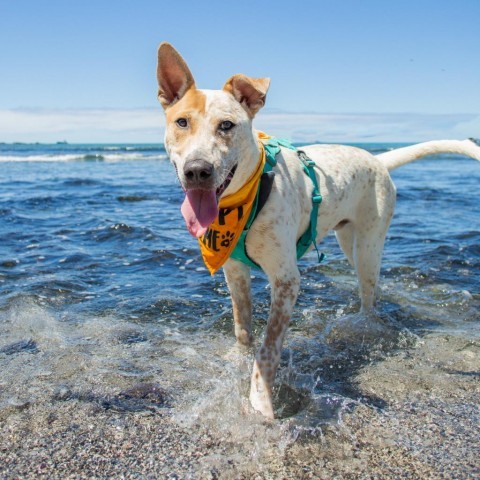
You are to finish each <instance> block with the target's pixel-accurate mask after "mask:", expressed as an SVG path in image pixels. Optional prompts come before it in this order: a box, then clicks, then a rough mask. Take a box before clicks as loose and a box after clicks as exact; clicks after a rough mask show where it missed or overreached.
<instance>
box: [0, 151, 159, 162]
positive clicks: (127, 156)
mask: <svg viewBox="0 0 480 480" xmlns="http://www.w3.org/2000/svg"><path fill="white" fill-rule="evenodd" d="M166 158H167V156H166V155H148V156H147V155H144V154H141V153H108V154H105V153H102V154H95V153H92V154H77V153H69V154H61V155H52V154H43V155H25V156H21V155H0V162H75V161H105V162H125V161H135V160H165V159H166Z"/></svg>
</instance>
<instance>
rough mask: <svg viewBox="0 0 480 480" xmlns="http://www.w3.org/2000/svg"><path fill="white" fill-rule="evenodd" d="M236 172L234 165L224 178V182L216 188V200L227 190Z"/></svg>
mask: <svg viewBox="0 0 480 480" xmlns="http://www.w3.org/2000/svg"><path fill="white" fill-rule="evenodd" d="M236 171H237V165H234V167H233V168H232V169H231V170H230V171H229V172H228V175H227V177H226V178H225V181H224V182H223V183H222V184H221V185H220V186H219V187H218V188H217V191H216V195H217V199H219V198H220V197H221V196H222V194H223V192H224V191H225V190H226V189H227V188H228V186H229V185H230V183H231V181H232V179H233V176H234V175H235V172H236Z"/></svg>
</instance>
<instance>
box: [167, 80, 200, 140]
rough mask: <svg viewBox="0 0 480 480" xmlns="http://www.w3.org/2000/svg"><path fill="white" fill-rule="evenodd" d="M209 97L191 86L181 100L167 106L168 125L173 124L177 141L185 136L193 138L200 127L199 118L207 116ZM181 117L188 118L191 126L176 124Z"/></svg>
mask: <svg viewBox="0 0 480 480" xmlns="http://www.w3.org/2000/svg"><path fill="white" fill-rule="evenodd" d="M206 104H207V97H206V96H205V94H204V93H203V92H201V91H200V90H197V89H196V88H195V87H192V88H190V89H189V90H188V91H187V93H185V95H184V96H183V97H182V99H181V100H179V101H178V102H176V103H174V104H173V105H172V106H171V107H169V108H167V110H166V111H165V115H166V117H167V125H168V126H171V127H172V128H173V129H174V130H173V134H174V138H175V141H176V142H181V141H182V140H183V139H185V138H191V136H192V135H194V134H195V131H196V129H197V128H198V124H199V119H200V118H202V117H204V116H205V107H206ZM179 118H186V119H187V121H188V124H189V126H188V127H187V128H180V127H178V128H177V126H176V125H174V124H175V122H176V121H177V120H178V119H179Z"/></svg>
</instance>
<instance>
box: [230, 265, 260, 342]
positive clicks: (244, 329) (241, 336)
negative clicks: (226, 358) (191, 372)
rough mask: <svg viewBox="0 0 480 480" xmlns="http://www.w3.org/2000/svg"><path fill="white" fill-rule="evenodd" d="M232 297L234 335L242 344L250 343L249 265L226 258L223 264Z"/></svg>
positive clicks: (250, 295)
mask: <svg viewBox="0 0 480 480" xmlns="http://www.w3.org/2000/svg"><path fill="white" fill-rule="evenodd" d="M223 271H224V273H225V278H226V279H227V285H228V288H229V290H230V295H231V297H232V307H233V320H234V322H235V337H237V340H238V342H239V343H241V344H242V345H246V346H249V345H251V344H252V340H253V337H252V294H251V287H250V267H247V266H246V265H244V264H243V263H241V262H237V261H236V260H232V259H230V260H228V261H227V262H226V263H225V265H224V266H223Z"/></svg>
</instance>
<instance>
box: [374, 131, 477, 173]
mask: <svg viewBox="0 0 480 480" xmlns="http://www.w3.org/2000/svg"><path fill="white" fill-rule="evenodd" d="M437 153H459V154H460V155H466V156H467V157H472V158H475V159H476V160H480V141H479V140H476V139H474V138H470V139H468V140H434V141H432V142H425V143H419V144H417V145H412V146H410V147H403V148H398V149H396V150H392V151H391V152H386V153H381V154H379V155H377V158H378V159H379V160H381V161H382V162H383V163H384V164H385V165H386V166H387V168H388V170H389V171H390V170H395V168H398V167H401V166H402V165H406V164H407V163H410V162H413V161H414V160H417V159H419V158H422V157H424V156H425V155H435V154H437Z"/></svg>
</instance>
